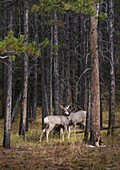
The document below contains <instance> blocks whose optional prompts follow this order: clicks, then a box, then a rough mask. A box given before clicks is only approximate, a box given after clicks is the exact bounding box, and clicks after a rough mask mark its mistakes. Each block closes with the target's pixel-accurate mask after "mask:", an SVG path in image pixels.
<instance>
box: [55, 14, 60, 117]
mask: <svg viewBox="0 0 120 170" xmlns="http://www.w3.org/2000/svg"><path fill="white" fill-rule="evenodd" d="M54 20H55V23H54V50H55V55H54V115H58V114H59V112H60V100H59V95H60V94H59V58H58V23H57V12H56V11H54Z"/></svg>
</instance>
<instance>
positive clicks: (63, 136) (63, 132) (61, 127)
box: [60, 127, 64, 141]
mask: <svg viewBox="0 0 120 170" xmlns="http://www.w3.org/2000/svg"><path fill="white" fill-rule="evenodd" d="M60 130H61V133H62V140H63V141H64V131H63V127H61V129H60Z"/></svg>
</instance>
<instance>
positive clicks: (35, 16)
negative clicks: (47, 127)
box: [32, 13, 38, 122]
mask: <svg viewBox="0 0 120 170" xmlns="http://www.w3.org/2000/svg"><path fill="white" fill-rule="evenodd" d="M34 25H35V30H34V31H35V42H36V44H38V25H37V13H35V14H34ZM33 70H34V82H33V83H34V85H33V105H32V117H33V119H34V121H35V122H36V111H37V58H36V57H35V56H34V67H33Z"/></svg>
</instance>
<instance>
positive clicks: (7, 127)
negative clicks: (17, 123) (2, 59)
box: [3, 7, 13, 149]
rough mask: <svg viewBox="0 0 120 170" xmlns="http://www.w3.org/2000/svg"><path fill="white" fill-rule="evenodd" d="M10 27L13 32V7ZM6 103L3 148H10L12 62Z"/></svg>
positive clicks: (10, 13)
mask: <svg viewBox="0 0 120 170" xmlns="http://www.w3.org/2000/svg"><path fill="white" fill-rule="evenodd" d="M9 16H10V18H9V21H10V22H9V25H8V30H9V31H10V30H13V11H12V7H10V10H9ZM6 74H7V78H6V82H7V83H6V84H7V85H6V101H5V122H4V140H3V147H4V148H6V149H9V148H10V131H11V111H12V60H11V59H10V58H9V59H8V60H7V67H6Z"/></svg>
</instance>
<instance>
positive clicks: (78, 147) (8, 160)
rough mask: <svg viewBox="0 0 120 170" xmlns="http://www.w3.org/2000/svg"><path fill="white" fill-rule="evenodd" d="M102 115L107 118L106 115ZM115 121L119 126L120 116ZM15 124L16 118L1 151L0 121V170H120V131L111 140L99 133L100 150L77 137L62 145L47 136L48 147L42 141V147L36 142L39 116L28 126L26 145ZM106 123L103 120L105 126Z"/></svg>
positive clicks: (0, 121)
mask: <svg viewBox="0 0 120 170" xmlns="http://www.w3.org/2000/svg"><path fill="white" fill-rule="evenodd" d="M104 115H105V116H104V117H106V115H108V114H107V112H106V113H104ZM107 117H108V116H107ZM116 118H117V119H116V120H117V121H116V122H117V125H120V113H118V114H117V117H116ZM18 120H19V118H18V117H16V118H15V121H14V123H13V124H12V130H11V148H10V149H9V150H6V149H4V148H3V147H2V142H3V129H4V128H3V127H4V121H3V119H1V120H0V170H6V169H10V170H14V169H15V170H18V169H19V170H24V169H25V170H30V169H32V170H35V169H40V170H42V169H43V170H44V169H55V170H62V169H66V170H69V169H70V170H72V169H73V170H74V169H75V170H77V169H93V170H94V169H95V170H104V169H110V170H111V169H115V170H119V169H120V129H115V135H114V136H107V130H103V131H101V136H102V142H103V143H102V146H101V147H91V146H88V145H86V144H85V143H84V142H83V137H84V134H76V138H75V136H74V135H73V134H72V135H71V138H70V141H68V140H67V138H65V141H64V142H62V141H61V139H59V137H58V136H56V137H54V136H53V134H50V137H49V144H47V143H46V141H45V137H44V138H43V141H42V143H39V142H38V141H39V136H40V134H41V123H40V122H41V118H40V117H39V116H38V120H37V123H36V124H31V123H30V125H29V131H28V132H27V133H26V140H25V141H24V140H23V139H22V138H20V137H19V135H18V128H19V125H18V123H19V122H18ZM107 121H108V120H106V119H105V121H104V126H105V122H107ZM39 129H40V130H39ZM78 130H80V129H78Z"/></svg>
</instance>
